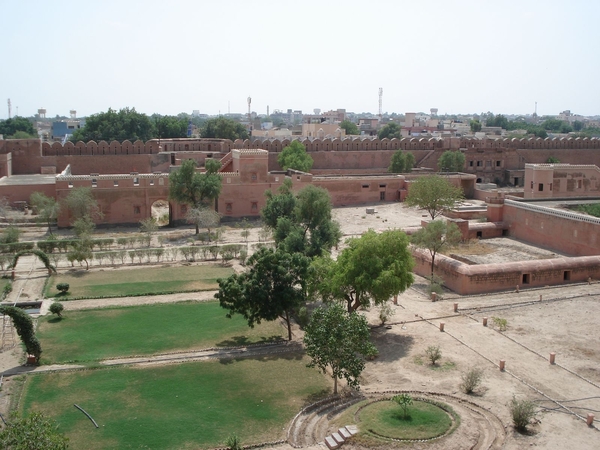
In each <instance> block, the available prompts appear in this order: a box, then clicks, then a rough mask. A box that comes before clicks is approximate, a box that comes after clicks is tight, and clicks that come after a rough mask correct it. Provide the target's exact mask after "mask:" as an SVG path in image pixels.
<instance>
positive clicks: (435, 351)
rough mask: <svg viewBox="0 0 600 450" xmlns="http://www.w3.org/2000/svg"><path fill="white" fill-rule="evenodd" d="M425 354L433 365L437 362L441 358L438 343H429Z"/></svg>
mask: <svg viewBox="0 0 600 450" xmlns="http://www.w3.org/2000/svg"><path fill="white" fill-rule="evenodd" d="M425 354H426V355H427V358H428V359H429V361H431V364H433V365H435V364H437V362H438V361H439V360H440V359H442V351H441V350H440V346H439V345H430V346H429V347H427V350H425Z"/></svg>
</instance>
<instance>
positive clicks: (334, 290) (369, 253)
mask: <svg viewBox="0 0 600 450" xmlns="http://www.w3.org/2000/svg"><path fill="white" fill-rule="evenodd" d="M347 244H348V246H347V247H346V248H345V249H344V250H343V251H342V253H341V254H340V255H339V256H338V258H337V260H333V259H331V257H329V256H323V257H321V258H317V259H316V260H315V261H314V262H313V263H312V264H311V270H310V279H309V280H310V281H309V290H310V292H311V294H318V295H320V296H321V298H322V299H323V300H325V301H329V300H341V301H344V302H346V306H347V310H348V312H351V311H355V310H356V309H357V308H358V307H360V306H361V305H369V304H371V303H374V304H375V305H381V304H383V303H385V302H386V301H387V300H389V299H390V298H391V297H393V296H394V295H398V294H400V293H401V292H404V291H405V290H406V289H408V288H409V287H410V285H411V284H412V283H413V282H414V277H413V274H412V268H413V266H414V262H413V259H412V256H411V254H410V251H409V248H408V244H409V241H408V237H407V236H406V234H405V233H404V232H403V231H401V230H388V231H384V232H382V233H376V232H375V231H373V230H369V231H367V232H366V233H364V234H363V235H362V236H361V237H360V238H353V239H349V240H348V242H347Z"/></svg>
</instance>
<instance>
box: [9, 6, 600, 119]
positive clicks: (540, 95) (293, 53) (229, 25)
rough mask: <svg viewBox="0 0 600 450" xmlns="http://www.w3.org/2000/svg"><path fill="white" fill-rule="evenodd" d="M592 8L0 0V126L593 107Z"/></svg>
mask: <svg viewBox="0 0 600 450" xmlns="http://www.w3.org/2000/svg"><path fill="white" fill-rule="evenodd" d="M599 23H600V1H598V0H571V1H566V0H560V1H554V0H518V1H513V0H494V1H488V0H478V1H471V0H462V1H449V0H441V1H438V0H427V1H418V0H411V1H404V0H368V1H366V0H361V1H355V0H343V1H338V0H332V1H330V0H320V1H313V0H298V1H291V0H278V1H271V0H262V1H248V0H195V1H193V0H188V1H184V0H169V1H164V0H162V1H153V0H118V1H113V0H102V1H99V0H98V1H93V0H78V1H66V0H65V1H61V0H52V1H48V0H43V1H25V0H19V1H17V0H0V30H2V40H1V41H0V42H1V43H0V57H1V60H0V61H1V62H0V101H1V102H2V104H1V105H0V119H6V118H7V117H8V107H7V99H8V98H10V99H11V101H12V115H13V116H14V115H16V113H17V107H18V113H19V115H22V116H31V115H33V114H35V113H36V112H37V109H38V108H40V107H45V108H46V109H47V111H48V112H47V115H48V117H54V116H55V115H57V114H59V115H68V114H69V110H70V109H75V110H77V114H78V116H80V117H81V116H85V115H89V114H93V113H97V112H101V111H106V110H107V109H108V108H109V107H112V108H113V109H119V108H122V107H125V106H129V107H135V108H136V109H137V110H138V111H140V112H144V113H147V114H152V113H154V112H157V113H160V114H177V113H179V112H187V113H191V112H192V110H194V109H197V110H200V112H202V113H207V114H218V113H219V112H220V113H227V112H228V110H230V111H231V112H246V111H247V107H248V106H247V100H246V99H247V97H248V96H251V97H252V110H253V111H256V112H257V113H259V114H265V113H266V111H267V105H268V106H269V108H270V111H271V112H273V111H274V110H275V109H281V110H286V109H288V108H292V109H295V110H296V109H299V110H302V111H303V112H305V113H307V112H312V110H313V109H314V108H320V109H321V110H323V111H326V110H329V109H337V108H345V109H346V110H347V111H353V112H366V111H369V112H373V113H377V111H378V89H379V88H380V87H381V88H383V111H384V112H386V111H387V112H390V113H391V112H397V113H404V112H407V111H413V112H418V111H429V108H432V107H437V108H439V113H440V114H443V113H448V114H451V113H480V112H487V111H492V112H494V113H495V114H500V113H505V114H510V113H515V114H527V113H532V112H533V110H534V103H535V102H536V101H537V102H538V114H540V115H545V114H558V113H559V112H560V111H563V110H565V109H570V110H571V111H572V112H573V113H577V114H583V115H595V114H600V53H599V49H600V26H599V25H598V24H599Z"/></svg>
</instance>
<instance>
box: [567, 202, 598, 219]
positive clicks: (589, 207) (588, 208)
mask: <svg viewBox="0 0 600 450" xmlns="http://www.w3.org/2000/svg"><path fill="white" fill-rule="evenodd" d="M573 209H574V210H575V211H580V212H584V213H587V214H589V215H590V216H594V217H600V203H588V204H585V205H577V206H575V207H573Z"/></svg>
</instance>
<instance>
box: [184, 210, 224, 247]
mask: <svg viewBox="0 0 600 450" xmlns="http://www.w3.org/2000/svg"><path fill="white" fill-rule="evenodd" d="M186 219H187V221H188V222H190V223H193V224H194V225H195V226H196V234H198V231H199V229H200V228H206V230H207V231H208V241H209V242H210V230H211V229H213V228H215V227H217V226H218V225H219V223H220V222H221V216H220V215H219V213H218V212H216V211H215V210H214V209H210V208H206V207H203V206H198V207H194V208H192V209H190V210H189V211H188V213H187V215H186Z"/></svg>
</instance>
